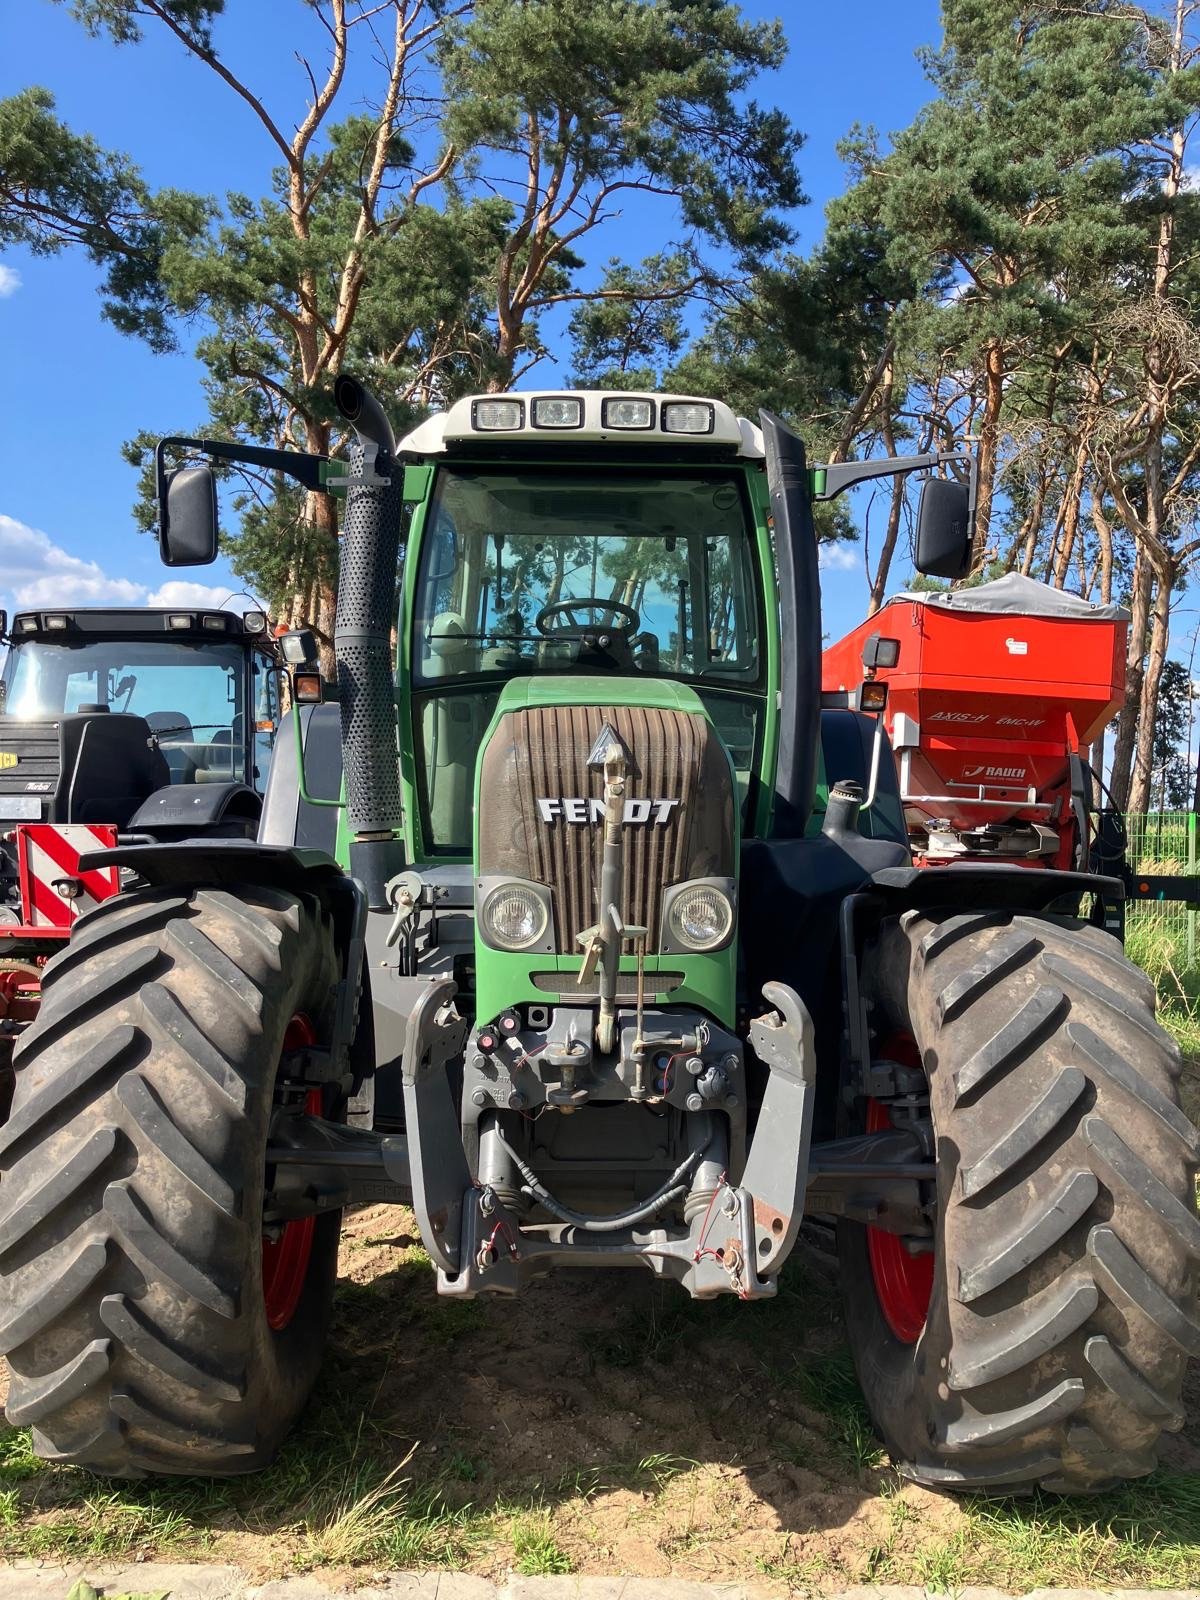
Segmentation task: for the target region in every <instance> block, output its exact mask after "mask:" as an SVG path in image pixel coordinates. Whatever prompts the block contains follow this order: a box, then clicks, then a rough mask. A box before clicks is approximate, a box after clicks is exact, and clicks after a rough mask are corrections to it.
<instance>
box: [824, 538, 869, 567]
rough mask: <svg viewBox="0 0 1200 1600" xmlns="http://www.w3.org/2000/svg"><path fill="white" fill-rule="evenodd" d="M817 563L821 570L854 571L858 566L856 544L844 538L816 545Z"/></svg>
mask: <svg viewBox="0 0 1200 1600" xmlns="http://www.w3.org/2000/svg"><path fill="white" fill-rule="evenodd" d="M817 563H818V565H819V566H820V568H821V571H822V572H855V571H857V570H858V566H859V553H858V546H857V545H856V544H853V543H849V542H846V541H844V540H838V542H837V543H836V544H821V545H818V546H817Z"/></svg>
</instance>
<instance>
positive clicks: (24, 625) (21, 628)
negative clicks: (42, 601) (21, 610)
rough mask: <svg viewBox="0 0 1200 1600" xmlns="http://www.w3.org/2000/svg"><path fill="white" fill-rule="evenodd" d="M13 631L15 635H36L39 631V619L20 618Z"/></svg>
mask: <svg viewBox="0 0 1200 1600" xmlns="http://www.w3.org/2000/svg"><path fill="white" fill-rule="evenodd" d="M13 631H14V632H15V633H36V632H37V631H38V619H37V618H36V617H32V616H30V617H18V618H17V620H16V622H15V624H14V626H13Z"/></svg>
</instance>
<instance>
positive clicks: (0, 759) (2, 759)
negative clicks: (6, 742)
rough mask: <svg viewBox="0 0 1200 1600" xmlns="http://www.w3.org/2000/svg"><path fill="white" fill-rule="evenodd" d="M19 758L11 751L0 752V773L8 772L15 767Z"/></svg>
mask: <svg viewBox="0 0 1200 1600" xmlns="http://www.w3.org/2000/svg"><path fill="white" fill-rule="evenodd" d="M16 764H17V758H16V756H15V754H14V753H13V752H12V751H11V750H0V772H7V771H8V770H9V768H10V767H15V766H16Z"/></svg>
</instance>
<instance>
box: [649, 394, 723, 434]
mask: <svg viewBox="0 0 1200 1600" xmlns="http://www.w3.org/2000/svg"><path fill="white" fill-rule="evenodd" d="M716 425H717V414H716V411H715V409H714V408H713V406H711V405H710V404H709V403H708V402H707V401H705V400H664V401H663V408H662V430H663V432H664V433H712V431H713V429H714V428H715V427H716Z"/></svg>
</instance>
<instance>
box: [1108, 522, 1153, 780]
mask: <svg viewBox="0 0 1200 1600" xmlns="http://www.w3.org/2000/svg"><path fill="white" fill-rule="evenodd" d="M1152 578H1153V573H1152V571H1151V568H1150V563H1149V561H1148V560H1147V559H1146V557H1145V555H1144V554H1142V552H1140V551H1139V552H1138V556H1137V560H1136V561H1135V563H1134V569H1133V603H1132V605H1131V607H1130V610H1131V613H1132V615H1131V617H1130V622H1129V650H1128V655H1127V657H1126V668H1125V704H1124V705H1123V706H1122V708H1121V719H1120V721H1119V722H1118V723H1117V738H1116V743H1115V744H1114V746H1113V765H1112V782H1111V785H1110V787H1111V788H1112V792H1113V798H1114V799H1115V800H1116V803H1117V805H1118V807H1119V808H1120V809H1121V810H1122V811H1128V810H1129V809H1130V805H1129V792H1130V784H1131V782H1132V777H1133V754H1134V750H1135V748H1136V744H1137V714H1138V708H1139V706H1140V705H1141V699H1142V680H1143V678H1144V676H1145V662H1146V631H1147V628H1148V626H1149V621H1150V589H1151V581H1152Z"/></svg>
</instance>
